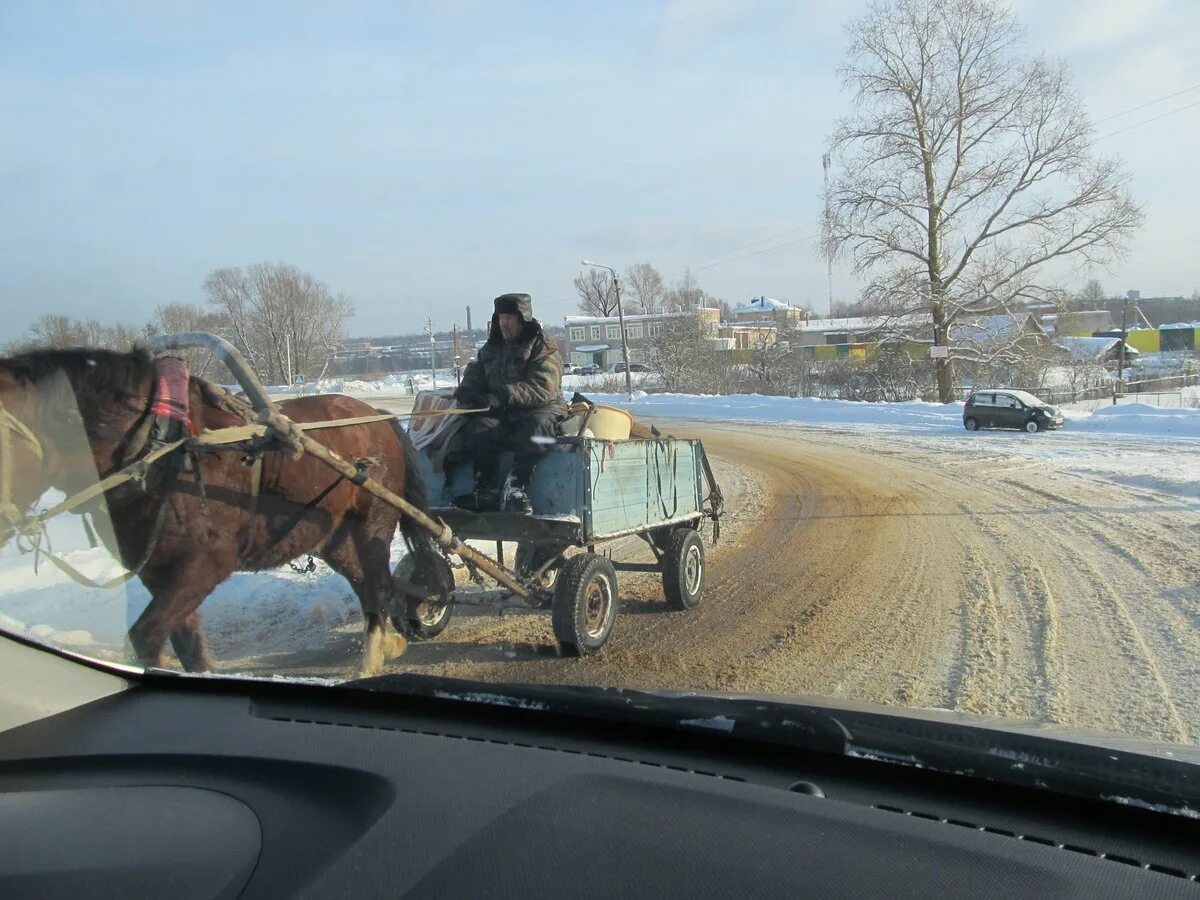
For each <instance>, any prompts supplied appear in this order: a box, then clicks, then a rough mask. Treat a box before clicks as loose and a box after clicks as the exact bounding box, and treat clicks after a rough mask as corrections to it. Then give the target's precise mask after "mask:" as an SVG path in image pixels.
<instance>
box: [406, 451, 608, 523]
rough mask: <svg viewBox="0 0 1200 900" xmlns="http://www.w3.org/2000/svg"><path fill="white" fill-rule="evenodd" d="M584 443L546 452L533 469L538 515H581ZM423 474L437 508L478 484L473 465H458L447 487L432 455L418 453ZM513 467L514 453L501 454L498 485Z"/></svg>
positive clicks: (533, 497)
mask: <svg viewBox="0 0 1200 900" xmlns="http://www.w3.org/2000/svg"><path fill="white" fill-rule="evenodd" d="M584 459H585V455H584V448H583V447H582V446H575V447H560V448H557V449H556V451H555V452H553V453H549V454H547V455H546V456H545V457H543V458H542V460H541V461H540V462H539V463H538V465H537V468H536V469H534V472H533V483H532V484H530V485H529V499H530V502H531V503H532V504H533V511H534V514H535V515H539V516H570V515H576V516H577V515H580V510H581V508H582V506H583V485H584V484H585V483H586V479H585V478H584V477H583V475H582V472H583V469H584ZM417 461H418V464H419V465H420V468H421V477H422V478H424V479H425V485H426V489H427V490H428V491H429V505H430V506H431V507H432V508H434V509H444V508H446V507H449V506H453V504H454V497H455V496H456V495H458V494H469V493H471V491H472V490H473V489H474V487H475V475H474V472H472V471H471V468H470V466H459V467H458V468H456V469H455V470H454V473H453V476H454V477H453V479H452V480H451V484H450V490H449V491H447V490H446V489H445V477H444V475H443V474H442V473H441V472H437V473H435V472H434V471H433V465H432V463H431V462H430V459H429V456H428V455H427V454H425V453H418V454H417ZM511 468H512V454H511V453H504V454H502V455H501V457H500V468H499V472H498V474H497V476H496V485H495V486H496V487H497V488H498V487H501V486H502V485H503V484H504V480H505V479H506V478H507V477H508V472H509V470H510V469H511Z"/></svg>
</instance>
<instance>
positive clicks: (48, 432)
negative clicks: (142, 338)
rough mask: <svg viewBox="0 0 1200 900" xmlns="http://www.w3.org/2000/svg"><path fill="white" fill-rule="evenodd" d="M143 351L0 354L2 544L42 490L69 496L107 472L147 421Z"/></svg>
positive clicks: (147, 369)
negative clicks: (138, 426)
mask: <svg viewBox="0 0 1200 900" xmlns="http://www.w3.org/2000/svg"><path fill="white" fill-rule="evenodd" d="M152 379H153V363H152V362H151V361H150V358H149V356H148V355H146V354H145V353H144V352H135V353H113V352H110V351H102V350H94V351H93V350H84V349H78V350H46V351H35V352H32V353H26V354H21V355H19V356H14V357H10V358H8V359H0V546H3V545H4V544H5V543H7V542H8V540H9V539H10V538H11V537H12V534H13V526H14V525H15V524H16V522H17V521H18V520H19V519H20V518H21V516H22V515H24V513H25V512H26V511H27V510H28V509H29V507H30V506H32V505H33V503H34V501H36V500H37V499H38V497H40V496H41V495H42V494H43V493H44V492H45V491H46V489H47V488H51V487H54V488H58V489H59V490H62V491H64V492H65V493H68V494H71V493H74V492H76V491H80V490H83V489H84V488H87V487H89V486H90V485H91V484H93V483H94V482H95V481H96V480H97V477H98V473H100V474H107V472H108V471H109V470H111V469H112V468H113V466H114V463H116V462H120V461H121V460H122V458H123V456H124V455H125V454H126V453H127V452H128V450H127V445H128V442H129V436H130V432H131V429H133V428H134V426H135V424H136V423H137V422H138V421H139V420H141V419H145V418H146V410H147V407H148V404H149V401H150V395H151V392H152V390H153V380H152Z"/></svg>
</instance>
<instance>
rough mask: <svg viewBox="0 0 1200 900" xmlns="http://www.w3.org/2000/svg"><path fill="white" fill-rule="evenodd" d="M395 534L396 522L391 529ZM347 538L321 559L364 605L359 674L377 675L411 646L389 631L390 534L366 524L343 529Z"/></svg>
mask: <svg viewBox="0 0 1200 900" xmlns="http://www.w3.org/2000/svg"><path fill="white" fill-rule="evenodd" d="M388 531H390V532H391V533H392V534H394V533H395V524H394V523H393V525H392V527H391V528H390V529H388ZM343 533H344V535H345V536H344V537H343V538H342V539H341V540H339V541H338V542H337V543H335V544H333V545H327V546H326V547H325V548H324V550H322V552H321V558H322V559H324V560H325V562H327V563H328V564H329V567H330V568H331V569H333V570H334V571H335V572H337V573H338V574H339V575H341V576H342V577H343V578H345V579H346V580H347V581H349V582H350V587H351V588H353V589H354V593H355V594H357V595H358V601H359V603H360V604H361V605H362V611H363V620H364V636H363V654H362V662H361V664H360V665H359V672H358V674H359V677H360V678H369V677H370V676H372V675H378V674H379V672H380V671H381V670H382V669H383V664H384V663H385V662H386V661H387V660H388V659H391V658H392V657H395V656H400V655H401V654H402V653H404V651H405V650H406V649H407V647H408V642H407V641H405V639H404V635H402V634H399V633H397V632H394V631H389V629H388V621H389V613H390V608H391V600H392V571H391V545H392V541H391V535H383V534H374V535H372V534H370V533H368V531H367V526H366V524H365V523H356V524H355V525H352V526H351V527H349V528H348V529H345V530H344V532H343Z"/></svg>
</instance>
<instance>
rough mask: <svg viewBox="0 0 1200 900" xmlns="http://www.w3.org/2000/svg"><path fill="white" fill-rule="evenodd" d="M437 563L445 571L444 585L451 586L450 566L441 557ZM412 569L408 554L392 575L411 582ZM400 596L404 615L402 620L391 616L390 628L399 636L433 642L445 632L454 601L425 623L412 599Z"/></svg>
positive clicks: (451, 573)
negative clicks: (403, 606) (443, 567)
mask: <svg viewBox="0 0 1200 900" xmlns="http://www.w3.org/2000/svg"><path fill="white" fill-rule="evenodd" d="M438 562H439V563H440V564H441V565H442V566H445V571H444V573H443V574H444V576H445V577H446V579H447V582H446V583H447V584H453V583H454V572H453V571H451V569H450V564H449V563H448V562H446V560H445V559H442V558H441V557H438ZM412 567H413V563H412V555H411V554H410V555H408V556H405V557H404V559H402V560H400V563H399V564H398V565H397V566H396V569H395V572H394V573H393V574H394V575H395V576H396V577H397V578H402V579H404V580H405V581H412V574H413V569H412ZM397 593H399V592H397ZM400 596H401V597H403V599H404V603H405V614H404V616H403V618H402V617H400V616H398V615H395V614H393V615H392V627H393V628H395V629H396V630H397V631H399V632H400V633H401V634H403V635H405V636H406V637H408V638H409V640H412V641H431V640H433V639H434V638H435V637H437V636H438V635H439V634H441V633H442V632H443V631H445V630H446V626H447V625H449V624H450V619H451V618H453V616H454V600H453V599H451V600H450V601H449V602H448V603H446V605H445V607H444V608H443V609H442V614H441V615H440V616H437V617H436V618H431V619H429V620H426V621H422V619H421V613H420V611H419V609H418V607H419V606H420V604H419V603H416V602H414V601H413V599H412V598H411V597H408V596H407V595H403V594H401V595H400Z"/></svg>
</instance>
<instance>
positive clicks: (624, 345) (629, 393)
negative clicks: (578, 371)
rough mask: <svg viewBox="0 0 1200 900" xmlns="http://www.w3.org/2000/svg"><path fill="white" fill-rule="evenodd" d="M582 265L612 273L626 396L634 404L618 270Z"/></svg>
mask: <svg viewBox="0 0 1200 900" xmlns="http://www.w3.org/2000/svg"><path fill="white" fill-rule="evenodd" d="M581 265H585V266H592V267H593V268H596V269H608V271H609V272H611V273H612V280H613V287H614V288H616V291H617V321H619V322H620V324H621V357H622V359H624V360H625V394H626V396H627V397H628V398H629V402H630V403H632V402H633V376H632V375H631V374H630V372H629V336H628V335H627V334H626V333H625V311H624V310H623V309H622V308H621V280H620V279H619V278H618V277H617V270H616V269H614V268H613V267H612V266H606V265H604V264H603V263H595V262H592V261H591V260H589V259H585V260H583V261H582V263H581Z"/></svg>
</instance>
